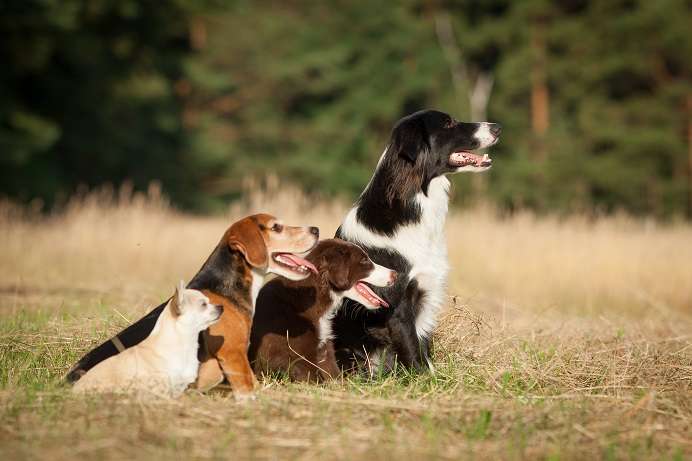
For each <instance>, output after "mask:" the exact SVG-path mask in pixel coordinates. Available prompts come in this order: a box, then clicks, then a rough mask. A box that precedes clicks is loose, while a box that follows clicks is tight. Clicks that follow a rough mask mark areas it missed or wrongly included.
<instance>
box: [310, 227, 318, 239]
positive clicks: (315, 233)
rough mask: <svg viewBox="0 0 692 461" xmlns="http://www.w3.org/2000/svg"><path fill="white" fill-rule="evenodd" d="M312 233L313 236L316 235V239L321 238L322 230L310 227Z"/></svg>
mask: <svg viewBox="0 0 692 461" xmlns="http://www.w3.org/2000/svg"><path fill="white" fill-rule="evenodd" d="M310 233H311V234H312V235H314V236H315V237H319V236H320V228H319V227H315V226H310Z"/></svg>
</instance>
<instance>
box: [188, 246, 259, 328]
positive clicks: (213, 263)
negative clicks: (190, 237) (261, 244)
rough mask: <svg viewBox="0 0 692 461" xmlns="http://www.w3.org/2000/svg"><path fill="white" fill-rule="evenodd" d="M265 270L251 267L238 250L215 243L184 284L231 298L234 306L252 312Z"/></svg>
mask: <svg viewBox="0 0 692 461" xmlns="http://www.w3.org/2000/svg"><path fill="white" fill-rule="evenodd" d="M264 278H265V272H264V271H261V270H259V269H255V268H253V267H252V266H250V264H249V263H248V262H247V260H246V259H245V256H244V255H243V254H242V253H241V252H240V251H238V250H234V249H231V248H229V247H228V246H227V245H226V244H225V242H221V243H219V245H217V246H216V248H215V249H214V251H213V252H212V254H211V255H209V257H208V258H207V260H206V261H205V262H204V264H203V265H202V268H201V269H200V270H199V272H198V273H197V275H195V277H194V278H193V279H192V280H191V281H190V284H189V285H188V287H189V288H192V289H197V290H201V289H206V290H209V291H211V292H213V293H216V294H218V295H220V296H223V297H224V298H226V299H228V300H230V301H233V302H234V303H235V304H236V305H237V306H239V307H244V308H246V309H248V310H249V312H250V315H251V316H252V314H254V311H255V301H256V300H257V294H258V293H259V290H260V288H261V287H262V285H264Z"/></svg>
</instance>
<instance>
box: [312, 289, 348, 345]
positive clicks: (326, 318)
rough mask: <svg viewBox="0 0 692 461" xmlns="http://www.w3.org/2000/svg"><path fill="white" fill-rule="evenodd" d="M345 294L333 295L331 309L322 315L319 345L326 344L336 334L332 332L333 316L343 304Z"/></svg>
mask: <svg viewBox="0 0 692 461" xmlns="http://www.w3.org/2000/svg"><path fill="white" fill-rule="evenodd" d="M342 300H343V296H335V295H332V304H331V306H329V309H327V311H326V312H325V313H324V315H322V317H320V321H319V325H318V328H319V331H318V332H317V335H318V337H319V347H321V346H324V344H325V343H326V342H327V341H329V340H330V339H334V334H333V333H332V318H334V315H335V314H336V311H337V309H338V308H339V307H340V306H341V301H342Z"/></svg>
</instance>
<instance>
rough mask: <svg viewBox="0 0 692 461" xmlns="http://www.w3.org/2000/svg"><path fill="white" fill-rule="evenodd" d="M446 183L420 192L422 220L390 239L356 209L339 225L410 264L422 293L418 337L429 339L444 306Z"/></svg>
mask: <svg viewBox="0 0 692 461" xmlns="http://www.w3.org/2000/svg"><path fill="white" fill-rule="evenodd" d="M449 185H450V184H449V180H448V179H447V178H445V177H444V176H440V177H437V178H435V179H433V180H432V181H430V185H429V187H428V195H427V196H426V195H425V194H423V193H422V192H421V193H419V194H418V195H417V196H416V198H415V200H416V201H417V202H418V204H419V205H420V208H421V211H422V216H421V220H420V222H418V223H415V224H409V225H406V226H402V227H399V228H398V229H397V231H396V233H395V234H394V235H393V236H392V237H388V236H386V235H382V234H377V233H374V232H372V231H370V230H369V229H367V228H366V227H365V226H363V225H362V224H361V223H359V222H358V219H357V216H356V213H357V208H355V207H354V208H352V209H351V210H350V211H349V212H348V214H347V215H346V218H345V219H344V222H343V223H342V225H341V232H342V233H343V235H344V237H346V238H347V239H348V240H350V241H353V242H355V243H361V244H363V245H367V246H371V247H376V248H390V249H393V250H395V251H398V252H399V253H401V254H402V255H403V256H404V257H405V258H406V259H407V260H408V261H409V263H410V264H411V271H410V272H409V274H408V276H409V278H411V279H413V278H415V279H416V280H417V281H418V285H419V287H420V288H421V289H422V290H424V291H425V296H424V297H423V299H422V300H421V306H420V312H419V314H418V317H417V318H416V333H417V334H418V337H421V338H422V337H427V336H429V335H430V334H431V333H432V332H433V330H434V329H435V327H436V326H437V315H438V313H439V311H440V310H441V308H442V306H443V305H444V300H445V295H446V290H447V288H446V286H447V273H448V272H449V262H448V261H447V244H446V241H445V234H444V225H445V220H446V218H447V211H448V206H449Z"/></svg>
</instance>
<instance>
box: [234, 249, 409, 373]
mask: <svg viewBox="0 0 692 461" xmlns="http://www.w3.org/2000/svg"><path fill="white" fill-rule="evenodd" d="M306 259H307V260H308V261H310V262H312V263H313V264H314V265H315V266H316V267H317V273H316V274H311V275H310V276H309V277H308V278H306V279H303V280H299V281H293V280H288V279H286V278H283V277H279V278H277V279H275V280H272V281H270V282H269V283H267V284H266V285H265V286H264V288H262V290H261V291H260V293H259V296H258V297H257V307H256V309H255V318H254V321H253V324H252V333H251V336H250V349H249V350H248V356H249V358H250V363H251V364H252V367H253V370H254V371H255V373H256V374H259V373H262V372H274V371H281V372H286V373H287V374H288V376H289V377H290V378H291V379H292V380H294V381H321V380H325V379H329V378H335V377H336V376H338V375H339V369H338V367H337V364H336V359H335V357H334V347H333V345H332V341H331V328H330V326H331V318H332V316H333V315H334V314H335V312H336V309H337V308H338V307H339V306H340V305H341V301H342V299H343V298H349V299H352V300H354V301H357V302H359V303H360V304H362V305H364V306H365V307H367V308H368V309H377V308H379V307H387V303H386V302H385V301H384V300H383V299H382V298H380V297H379V296H377V295H376V294H375V293H374V292H373V291H372V290H371V289H370V287H369V286H368V284H371V285H374V286H378V287H383V286H389V285H391V284H392V283H394V280H395V279H396V272H394V271H392V270H390V269H387V268H386V267H382V266H379V265H377V264H375V263H373V262H372V261H371V260H370V258H369V257H368V256H367V254H366V253H365V252H364V251H363V250H362V249H360V247H358V246H356V245H354V244H352V243H348V242H344V241H343V240H339V239H329V240H323V241H321V242H319V243H318V244H317V246H316V247H315V249H314V250H312V251H311V252H310V254H309V255H308V256H307V257H306Z"/></svg>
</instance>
